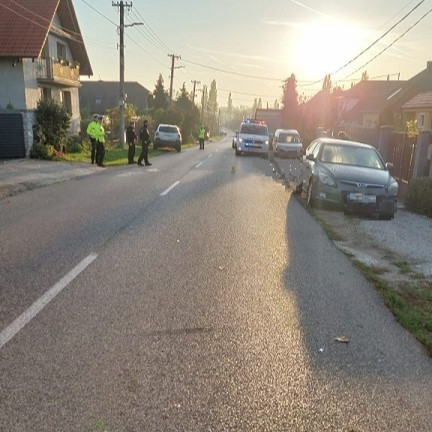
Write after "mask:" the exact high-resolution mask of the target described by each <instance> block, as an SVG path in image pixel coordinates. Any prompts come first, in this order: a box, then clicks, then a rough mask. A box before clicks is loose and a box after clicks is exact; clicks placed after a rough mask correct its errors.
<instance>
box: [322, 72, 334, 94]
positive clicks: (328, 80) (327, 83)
mask: <svg viewBox="0 0 432 432" xmlns="http://www.w3.org/2000/svg"><path fill="white" fill-rule="evenodd" d="M331 88H332V80H331V76H330V74H328V75H326V76H325V77H324V80H323V85H322V89H323V91H326V92H330V90H331Z"/></svg>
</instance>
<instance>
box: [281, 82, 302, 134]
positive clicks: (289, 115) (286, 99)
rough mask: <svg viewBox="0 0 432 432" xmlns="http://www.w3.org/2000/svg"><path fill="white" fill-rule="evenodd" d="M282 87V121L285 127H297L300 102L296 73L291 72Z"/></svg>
mask: <svg viewBox="0 0 432 432" xmlns="http://www.w3.org/2000/svg"><path fill="white" fill-rule="evenodd" d="M282 89H283V96H282V110H283V112H282V121H283V123H284V126H285V127H297V123H298V117H299V103H298V93H297V79H296V77H295V75H294V74H291V76H290V77H289V78H287V79H286V80H285V81H284V84H283V86H282Z"/></svg>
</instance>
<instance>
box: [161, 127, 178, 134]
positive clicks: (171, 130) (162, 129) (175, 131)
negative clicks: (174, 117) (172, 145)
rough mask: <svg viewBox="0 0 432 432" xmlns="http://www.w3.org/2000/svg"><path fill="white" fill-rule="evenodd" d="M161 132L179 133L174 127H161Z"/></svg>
mask: <svg viewBox="0 0 432 432" xmlns="http://www.w3.org/2000/svg"><path fill="white" fill-rule="evenodd" d="M159 132H169V133H177V132H178V130H177V128H176V127H174V126H160V127H159Z"/></svg>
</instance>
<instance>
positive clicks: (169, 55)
mask: <svg viewBox="0 0 432 432" xmlns="http://www.w3.org/2000/svg"><path fill="white" fill-rule="evenodd" d="M168 57H171V83H170V93H169V97H170V104H172V93H173V81H174V69H179V68H180V67H182V66H179V67H177V68H176V67H174V64H175V61H176V59H177V60H180V59H181V56H179V55H175V54H168Z"/></svg>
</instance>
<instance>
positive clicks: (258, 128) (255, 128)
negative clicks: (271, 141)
mask: <svg viewBox="0 0 432 432" xmlns="http://www.w3.org/2000/svg"><path fill="white" fill-rule="evenodd" d="M240 133H242V134H250V135H268V129H267V126H263V125H257V124H244V125H242V126H241V129H240Z"/></svg>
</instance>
